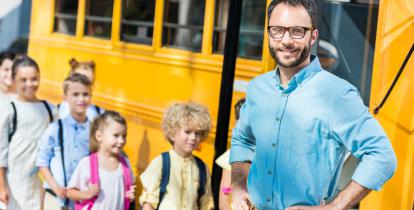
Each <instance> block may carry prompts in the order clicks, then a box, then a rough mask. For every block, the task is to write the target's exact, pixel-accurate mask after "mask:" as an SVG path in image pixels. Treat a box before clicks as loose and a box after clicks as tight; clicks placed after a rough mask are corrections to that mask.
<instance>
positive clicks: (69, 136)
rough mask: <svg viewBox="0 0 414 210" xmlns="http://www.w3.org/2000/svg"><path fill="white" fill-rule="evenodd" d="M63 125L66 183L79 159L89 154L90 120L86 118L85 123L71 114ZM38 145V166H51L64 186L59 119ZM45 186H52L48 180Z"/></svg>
mask: <svg viewBox="0 0 414 210" xmlns="http://www.w3.org/2000/svg"><path fill="white" fill-rule="evenodd" d="M62 126H63V148H64V153H63V154H64V159H65V172H66V183H69V180H70V178H71V177H72V174H73V172H74V171H75V169H76V166H77V165H78V163H79V161H80V160H81V159H82V158H83V157H85V156H88V155H89V130H90V122H89V121H88V120H86V122H84V123H78V122H76V121H75V120H74V119H73V117H72V115H70V114H69V115H68V116H67V117H66V118H65V119H62ZM38 145H39V151H38V155H37V160H36V166H37V167H49V168H50V171H51V172H52V174H53V178H54V179H55V180H56V182H57V183H58V184H59V185H60V186H64V177H63V169H62V159H61V148H60V145H59V124H58V122H57V121H55V122H53V123H52V124H50V125H49V127H48V128H47V130H46V131H45V132H44V133H43V135H42V138H41V139H40V142H39V144H38ZM44 188H50V187H49V185H48V184H47V183H46V182H45V183H44Z"/></svg>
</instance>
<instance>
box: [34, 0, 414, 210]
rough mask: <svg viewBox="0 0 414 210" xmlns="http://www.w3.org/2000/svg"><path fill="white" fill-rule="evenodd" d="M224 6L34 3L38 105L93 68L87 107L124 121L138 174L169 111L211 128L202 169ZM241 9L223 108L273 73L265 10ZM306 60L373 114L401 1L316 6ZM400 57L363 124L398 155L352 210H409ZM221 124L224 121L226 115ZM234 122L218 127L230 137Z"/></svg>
mask: <svg viewBox="0 0 414 210" xmlns="http://www.w3.org/2000/svg"><path fill="white" fill-rule="evenodd" d="M229 3H230V0H41V1H40V0H37V1H33V2H32V13H31V28H30V41H29V55H30V56H32V57H33V58H35V59H36V61H38V63H39V65H40V67H41V88H40V95H41V96H42V97H44V98H47V99H49V100H50V101H52V102H55V103H59V102H60V101H61V100H62V88H61V84H62V81H63V80H64V78H65V77H66V76H67V74H68V71H69V65H68V61H69V60H70V58H72V57H74V58H76V59H78V60H81V61H83V60H94V61H95V62H96V68H97V71H96V72H97V75H96V84H95V87H94V95H93V101H94V103H95V104H97V105H99V106H102V107H103V108H105V109H113V110H117V111H119V112H121V113H122V114H123V115H124V116H125V117H126V118H127V120H128V123H129V124H128V125H129V129H128V141H127V145H126V148H125V151H126V153H127V154H128V156H129V158H130V160H131V162H132V164H133V165H134V166H136V167H133V168H134V170H135V171H134V172H135V174H136V175H139V173H141V172H142V171H143V170H144V169H145V168H146V166H147V165H148V164H149V162H150V161H151V160H152V159H153V158H154V157H155V156H157V155H158V154H160V153H161V152H163V151H166V150H168V149H169V148H170V145H169V143H168V142H167V141H166V140H165V138H164V137H163V134H162V132H161V129H160V123H161V119H162V113H163V110H164V109H165V108H166V107H167V106H168V105H170V104H171V103H173V102H175V101H194V102H197V103H201V104H204V105H206V106H208V107H209V110H210V113H211V116H212V118H213V130H212V132H211V134H210V136H209V138H208V139H207V140H206V141H205V142H203V143H202V145H201V148H200V150H199V151H197V152H196V155H198V156H200V157H201V158H202V159H203V160H204V161H205V162H206V163H208V164H209V166H210V167H211V166H212V163H213V157H214V152H215V150H216V149H217V148H214V138H215V132H216V129H215V126H216V124H217V123H216V120H217V118H218V117H217V115H218V105H219V94H220V83H221V71H222V63H223V51H224V40H225V30H226V23H227V19H228V16H229V12H228V9H229ZM269 3H270V0H243V6H242V15H241V28H240V39H239V44H238V49H239V50H238V58H237V62H236V71H235V82H234V93H233V103H234V101H236V100H238V99H239V98H241V97H243V96H244V93H245V89H246V86H247V84H248V81H249V80H251V79H252V78H253V77H255V76H257V75H260V74H262V73H264V72H266V71H269V70H271V69H273V68H274V67H275V63H274V61H273V59H272V58H271V56H270V55H269V50H268V47H267V45H268V36H267V34H266V31H265V26H266V22H267V20H266V5H268V4H269ZM318 4H319V5H318V6H319V10H320V18H319V22H320V24H319V32H320V39H319V41H318V45H317V47H314V49H313V52H314V53H317V54H318V55H319V56H320V60H321V63H322V65H323V66H324V67H325V68H326V69H327V70H328V71H330V72H332V73H334V74H336V75H338V76H340V77H342V78H344V79H346V80H348V81H350V82H351V83H352V84H354V85H355V86H356V87H357V88H358V89H359V90H360V93H361V96H362V98H363V99H364V102H365V103H366V105H367V106H368V105H369V107H370V110H371V111H373V110H374V108H375V107H377V106H378V105H379V104H380V103H381V101H382V99H383V98H384V97H385V95H386V92H387V90H388V89H389V88H390V86H391V84H392V82H393V81H394V78H395V76H396V74H397V72H398V71H399V67H400V66H401V64H402V63H403V61H404V58H405V57H406V55H407V53H408V51H409V49H410V47H411V44H412V43H413V39H414V38H413V37H414V35H413V34H414V3H413V1H407V0H381V1H379V0H324V1H318ZM413 68H414V61H413V58H411V59H410V60H409V61H408V63H407V65H406V67H405V71H404V72H403V73H402V74H401V77H400V78H399V80H398V81H397V83H396V85H395V88H394V89H393V91H392V92H391V93H390V94H389V97H388V99H387V101H386V103H384V105H383V107H382V109H381V110H380V111H379V112H378V114H376V115H375V117H376V118H377V119H378V120H379V121H380V123H381V124H382V126H383V127H384V129H385V130H386V132H387V134H388V135H389V137H390V139H391V142H392V144H393V146H394V149H395V151H396V153H397V157H398V164H399V167H398V170H397V172H396V174H395V175H394V177H393V178H392V179H391V180H390V181H389V182H388V183H387V184H386V185H385V186H384V188H383V189H382V190H381V191H379V192H373V193H371V194H370V195H369V197H368V198H367V199H365V200H364V201H363V202H361V204H360V209H366V210H376V209H381V210H394V209H401V210H402V209H404V210H405V209H411V208H412V206H413V200H414V180H413V179H414V174H413V173H414V169H413V167H414V142H413V141H414V139H413V129H414V127H413V112H414V108H413V107H414V104H413V97H414V96H413V94H411V95H410V94H409V91H410V90H411V89H413V88H410V87H411V86H413V84H411V83H409V80H410V78H411V79H414V75H413V73H412V71H410V69H411V70H412V69H413ZM232 119H233V117H232ZM233 126H234V122H233V121H231V122H230V127H233Z"/></svg>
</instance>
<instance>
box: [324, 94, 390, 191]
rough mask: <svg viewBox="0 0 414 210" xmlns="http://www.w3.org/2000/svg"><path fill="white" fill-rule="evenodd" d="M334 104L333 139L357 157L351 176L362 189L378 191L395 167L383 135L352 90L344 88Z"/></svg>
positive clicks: (388, 144) (376, 122)
mask: <svg viewBox="0 0 414 210" xmlns="http://www.w3.org/2000/svg"><path fill="white" fill-rule="evenodd" d="M335 107H336V108H335V109H334V111H333V115H332V119H333V120H332V123H331V130H332V134H333V138H334V139H336V140H338V141H340V142H341V143H342V144H344V145H345V146H346V147H347V148H348V150H349V151H350V152H351V153H352V154H353V155H354V156H355V157H357V158H359V159H360V163H359V165H358V167H357V169H356V171H355V172H354V174H353V176H352V179H353V180H354V181H356V182H357V183H359V184H360V185H362V186H364V187H366V188H369V189H372V190H380V189H381V187H382V186H383V185H384V183H385V182H386V181H387V180H388V179H390V178H391V177H392V175H393V174H394V172H395V170H396V167H397V159H396V156H395V153H394V150H393V148H392V145H391V143H390V141H389V139H388V137H387V135H386V134H385V132H384V130H383V129H382V127H381V125H380V124H379V123H378V121H377V120H376V119H375V118H374V117H373V116H372V115H371V113H370V112H369V111H368V108H367V107H366V106H365V105H364V104H363V102H362V99H361V97H360V96H359V93H358V91H356V90H355V89H349V90H347V91H345V93H344V94H343V95H342V96H341V98H340V99H339V100H338V101H337V105H336V106H335Z"/></svg>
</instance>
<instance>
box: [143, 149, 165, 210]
mask: <svg viewBox="0 0 414 210" xmlns="http://www.w3.org/2000/svg"><path fill="white" fill-rule="evenodd" d="M161 168H162V159H161V156H158V157H156V158H155V159H154V160H153V161H152V162H151V163H150V165H149V166H148V167H147V169H146V170H145V171H144V173H142V174H141V176H140V178H141V183H142V194H141V196H140V197H139V203H140V205H141V206H144V204H145V203H148V204H150V205H151V206H152V208H153V209H156V208H157V206H158V202H159V197H160V196H159V195H160V182H161Z"/></svg>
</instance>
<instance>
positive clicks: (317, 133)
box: [289, 119, 327, 155]
mask: <svg viewBox="0 0 414 210" xmlns="http://www.w3.org/2000/svg"><path fill="white" fill-rule="evenodd" d="M303 126H304V129H303V130H301V131H291V132H293V133H292V136H293V138H292V141H295V143H293V142H291V143H289V144H290V149H291V152H292V153H294V154H296V155H309V154H313V153H316V152H317V151H318V150H319V148H320V147H321V141H322V139H324V138H325V136H326V135H327V129H326V126H324V123H323V122H322V121H321V120H318V119H314V120H312V122H311V123H309V124H308V125H303Z"/></svg>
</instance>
